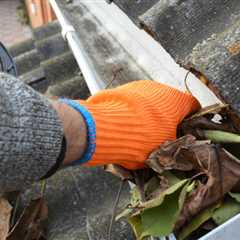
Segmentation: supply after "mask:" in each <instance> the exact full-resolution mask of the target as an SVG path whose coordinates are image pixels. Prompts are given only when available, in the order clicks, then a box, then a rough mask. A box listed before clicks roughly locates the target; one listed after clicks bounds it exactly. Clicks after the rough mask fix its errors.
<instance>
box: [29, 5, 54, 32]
mask: <svg viewBox="0 0 240 240" xmlns="http://www.w3.org/2000/svg"><path fill="white" fill-rule="evenodd" d="M25 3H26V6H27V10H28V15H29V18H30V22H31V25H32V27H33V28H36V27H40V26H42V25H44V24H47V23H49V22H51V21H53V20H54V19H56V17H55V14H54V13H53V11H52V9H51V7H50V3H49V1H48V0H25Z"/></svg>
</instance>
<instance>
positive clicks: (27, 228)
mask: <svg viewBox="0 0 240 240" xmlns="http://www.w3.org/2000/svg"><path fill="white" fill-rule="evenodd" d="M47 215H48V208H47V205H46V203H45V201H44V199H43V198H38V199H36V200H32V201H31V202H30V204H29V206H27V207H26V208H25V209H24V211H23V214H22V216H21V217H20V219H19V220H18V222H17V223H16V225H15V226H14V227H13V229H12V230H11V232H10V234H9V235H8V237H7V240H19V239H24V240H40V239H41V240H43V239H45V238H44V227H43V222H44V221H45V220H46V219H47Z"/></svg>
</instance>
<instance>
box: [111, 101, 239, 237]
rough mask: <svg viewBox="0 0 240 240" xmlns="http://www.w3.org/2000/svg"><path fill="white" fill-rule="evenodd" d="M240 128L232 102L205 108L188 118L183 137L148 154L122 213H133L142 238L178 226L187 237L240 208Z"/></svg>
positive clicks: (133, 223) (131, 217)
mask: <svg viewBox="0 0 240 240" xmlns="http://www.w3.org/2000/svg"><path fill="white" fill-rule="evenodd" d="M216 114H217V115H216ZM216 116H217V117H218V118H219V119H218V120H216ZM237 132H239V130H238V129H237V128H236V127H235V126H234V125H233V121H232V120H231V119H230V118H229V115H228V111H227V109H226V106H223V107H222V106H219V105H215V106H212V107H210V108H207V109H203V110H202V111H201V112H200V113H198V114H196V115H194V116H192V117H191V118H190V119H187V120H185V121H184V122H183V123H182V125H181V126H180V127H179V138H178V139H177V140H175V141H169V142H165V143H164V144H163V145H161V146H160V147H159V148H158V149H156V150H155V151H154V152H153V153H152V154H151V155H150V157H149V159H148V160H147V165H148V166H149V168H150V169H146V170H144V171H143V172H142V173H141V174H142V175H141V176H140V177H139V176H138V179H137V180H136V177H134V178H133V179H132V181H134V182H135V183H136V187H134V188H133V189H132V197H131V201H130V203H129V205H128V206H127V207H126V209H125V210H124V211H123V212H122V213H120V214H119V215H118V216H117V217H116V219H117V220H118V219H120V218H123V217H125V218H127V219H128V221H129V223H130V224H131V226H132V228H133V230H134V232H135V234H136V237H137V239H144V238H145V237H146V236H156V237H157V236H158V237H159V236H167V235H169V234H170V233H173V232H174V233H175V235H176V236H177V239H186V238H188V237H189V236H190V235H191V234H193V232H195V234H196V230H197V232H200V233H206V231H209V230H211V229H213V228H214V227H216V226H217V225H220V224H222V223H223V222H225V221H226V220H228V219H229V218H231V217H232V216H234V215H236V214H237V213H239V212H240V181H239V180H240V160H239V159H238V158H237V154H238V153H240V150H239V149H238V146H239V143H240V136H238V135H237ZM129 174H132V173H129ZM118 175H119V172H118ZM121 175H122V173H121ZM124 176H125V177H128V178H131V177H130V176H131V175H126V173H125V175H124ZM135 176H136V173H135ZM238 192H239V193H238ZM189 239H192V238H189Z"/></svg>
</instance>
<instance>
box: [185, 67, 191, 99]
mask: <svg viewBox="0 0 240 240" xmlns="http://www.w3.org/2000/svg"><path fill="white" fill-rule="evenodd" d="M190 73H191V71H190V70H189V71H188V72H187V74H186V76H185V78H184V84H185V87H186V89H187V91H188V92H189V93H190V94H191V95H192V92H191V90H190V89H189V87H188V85H187V78H188V75H189V74H190Z"/></svg>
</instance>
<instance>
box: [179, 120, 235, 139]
mask: <svg viewBox="0 0 240 240" xmlns="http://www.w3.org/2000/svg"><path fill="white" fill-rule="evenodd" d="M200 129H204V130H220V131H226V132H232V133H236V132H237V130H236V129H235V128H234V126H233V125H232V123H231V122H230V121H225V122H223V123H221V124H220V123H215V122H213V121H211V119H209V118H208V117H206V116H200V117H196V118H191V119H188V120H185V121H183V122H182V124H181V125H180V126H179V131H180V132H181V134H182V135H186V134H191V135H194V136H195V137H197V138H200V139H202V137H203V136H202V135H201V131H199V130H200Z"/></svg>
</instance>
